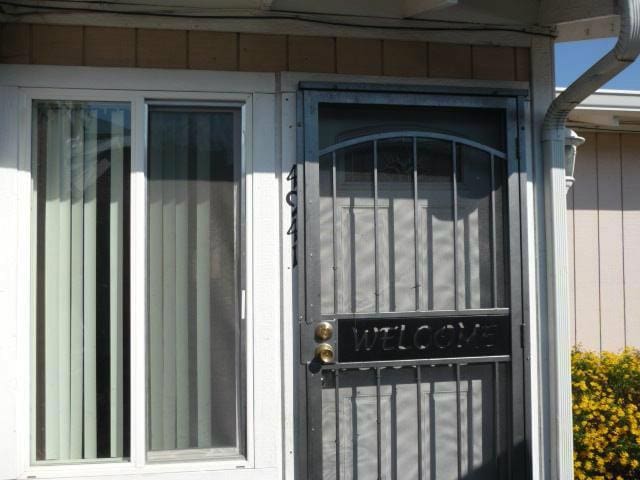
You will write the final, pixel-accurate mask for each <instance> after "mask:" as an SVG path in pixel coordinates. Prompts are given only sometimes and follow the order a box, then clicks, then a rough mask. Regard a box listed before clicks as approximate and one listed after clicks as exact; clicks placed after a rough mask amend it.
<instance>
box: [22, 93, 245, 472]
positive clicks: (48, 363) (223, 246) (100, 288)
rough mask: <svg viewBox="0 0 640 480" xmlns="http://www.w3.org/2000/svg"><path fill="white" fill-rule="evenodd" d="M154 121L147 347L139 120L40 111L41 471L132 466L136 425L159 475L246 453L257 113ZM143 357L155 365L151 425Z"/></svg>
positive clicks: (86, 106) (36, 405)
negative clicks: (135, 352) (138, 274)
mask: <svg viewBox="0 0 640 480" xmlns="http://www.w3.org/2000/svg"><path fill="white" fill-rule="evenodd" d="M147 107H148V108H147V112H148V117H147V125H148V127H147V132H146V138H147V144H146V147H147V150H146V151H147V158H146V172H145V179H146V180H145V181H146V191H147V202H146V207H144V206H141V208H143V209H144V208H146V210H147V225H146V226H145V227H144V228H145V229H146V238H147V245H146V247H147V252H146V279H145V281H146V289H147V302H146V304H147V309H146V338H141V339H138V340H135V339H134V338H132V337H130V332H131V331H132V328H131V327H132V326H133V325H132V322H133V321H134V319H133V318H132V317H131V315H130V310H131V306H132V305H134V304H135V303H134V302H141V301H142V300H143V299H142V298H139V297H140V295H138V296H137V297H135V298H134V296H133V295H132V292H133V291H132V290H131V289H130V288H129V278H130V272H131V270H132V268H133V266H132V265H130V263H131V254H130V238H132V237H131V230H132V229H135V228H142V227H140V226H137V225H133V224H132V223H131V218H132V211H131V209H132V207H133V204H132V202H131V198H132V193H131V188H130V185H131V173H132V171H131V165H132V160H131V157H132V155H131V112H130V104H129V103H116V102H80V101H40V100H38V101H34V103H33V116H32V118H33V129H32V175H33V203H32V206H33V209H32V212H33V226H34V233H33V240H34V242H33V257H32V258H33V263H32V265H33V276H32V278H33V287H32V288H33V298H34V303H33V312H34V314H33V319H34V325H33V332H34V335H33V337H32V338H33V340H32V348H31V355H32V358H33V362H32V365H33V368H32V380H31V395H32V412H31V415H32V421H31V444H32V449H31V451H32V454H31V461H32V463H36V464H41V463H47V464H50V463H60V464H67V463H78V462H83V463H91V462H105V461H112V462H113V461H127V460H128V459H129V458H130V457H131V456H132V452H131V438H132V435H131V432H132V429H133V428H135V426H136V425H138V426H139V428H140V429H139V430H136V431H138V432H140V433H141V434H142V433H143V432H144V435H145V436H146V450H147V454H146V457H147V460H148V461H154V462H162V461H172V460H194V459H207V458H221V457H224V458H226V459H229V458H233V459H241V458H243V454H244V452H245V450H246V449H245V445H244V442H245V434H244V431H245V422H246V419H245V415H244V412H245V410H246V408H245V406H244V402H245V400H244V397H243V392H244V357H243V350H242V347H241V345H242V335H243V332H242V325H241V311H240V304H241V302H240V297H241V288H242V278H243V276H242V273H241V255H242V242H241V240H240V239H241V225H242V222H241V219H242V216H241V202H240V198H241V192H240V185H241V182H240V178H241V168H240V166H241V161H240V153H241V133H240V132H241V109H240V108H239V107H238V108H231V107H215V108H214V107H207V106H194V105H189V106H184V105H183V106H179V105H176V104H171V103H169V104H164V105H161V104H155V103H149V104H148V105H147ZM135 208H140V207H138V206H136V207H135ZM136 211H137V210H136ZM140 261H142V260H140ZM140 265H142V263H141V264H140ZM142 321H145V319H144V318H142ZM133 330H135V329H133ZM134 341H136V342H138V343H137V345H139V348H140V350H142V349H143V348H144V349H145V350H146V352H147V355H146V359H145V358H142V357H140V360H139V361H140V362H144V363H145V371H146V374H145V386H144V395H145V396H146V418H142V419H140V418H132V415H133V413H132V408H131V407H130V406H131V405H133V404H135V400H134V398H133V395H135V393H134V391H138V390H139V387H137V386H136V388H135V389H134V388H133V387H134V386H133V385H132V384H131V382H130V378H131V377H130V375H131V372H132V371H133V369H134V368H136V365H134V364H132V360H131V359H132V358H133V357H132V356H131V355H130V352H131V351H132V345H133V343H132V342H134ZM136 361H138V360H136ZM140 366H141V367H142V363H141V364H140ZM136 371H137V369H136ZM141 397H142V394H140V397H138V398H141Z"/></svg>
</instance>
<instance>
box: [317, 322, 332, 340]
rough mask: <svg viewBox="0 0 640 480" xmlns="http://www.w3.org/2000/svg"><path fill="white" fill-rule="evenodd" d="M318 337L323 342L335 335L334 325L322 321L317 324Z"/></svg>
mask: <svg viewBox="0 0 640 480" xmlns="http://www.w3.org/2000/svg"><path fill="white" fill-rule="evenodd" d="M315 334H316V339H317V340H320V341H321V342H326V341H327V340H329V339H330V338H331V337H332V336H333V325H331V324H330V323H329V322H320V323H319V324H318V325H317V326H316V331H315Z"/></svg>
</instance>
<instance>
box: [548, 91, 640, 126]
mask: <svg viewBox="0 0 640 480" xmlns="http://www.w3.org/2000/svg"><path fill="white" fill-rule="evenodd" d="M561 91H562V89H557V92H558V93H559V92H561ZM567 125H568V126H570V127H571V128H582V129H588V130H608V131H611V130H615V131H622V132H624V131H628V132H640V91H628V90H598V91H597V92H596V93H594V94H593V95H591V96H590V97H588V98H587V99H586V100H585V101H584V102H582V103H581V104H580V105H579V106H578V107H577V108H576V109H575V110H574V111H573V112H572V113H571V115H570V116H569V120H568V122H567Z"/></svg>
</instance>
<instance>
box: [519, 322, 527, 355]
mask: <svg viewBox="0 0 640 480" xmlns="http://www.w3.org/2000/svg"><path fill="white" fill-rule="evenodd" d="M526 327H527V324H526V323H521V324H520V348H522V349H524V347H525V345H526V341H527V337H526V333H527V328H526Z"/></svg>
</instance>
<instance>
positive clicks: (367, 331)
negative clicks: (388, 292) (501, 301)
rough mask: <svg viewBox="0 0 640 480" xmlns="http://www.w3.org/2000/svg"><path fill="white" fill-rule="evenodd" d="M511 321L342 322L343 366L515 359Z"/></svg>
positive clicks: (496, 318)
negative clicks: (455, 359)
mask: <svg viewBox="0 0 640 480" xmlns="http://www.w3.org/2000/svg"><path fill="white" fill-rule="evenodd" d="M510 324H511V322H510V318H509V316H489V315H487V316H472V317H422V318H384V319H380V318H377V319H366V318H364V319H363V318H358V319H350V318H348V319H347V318H343V319H340V320H338V360H339V361H340V362H374V361H382V360H411V359H425V358H455V357H484V356H491V355H509V354H510V353H511V346H510V343H511V342H510V340H511V333H510V327H511V325H510Z"/></svg>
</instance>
